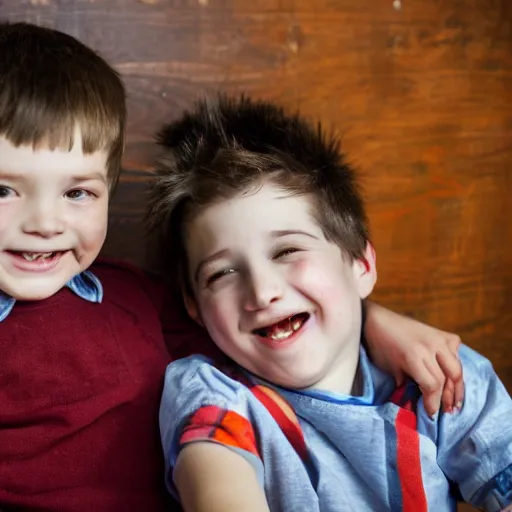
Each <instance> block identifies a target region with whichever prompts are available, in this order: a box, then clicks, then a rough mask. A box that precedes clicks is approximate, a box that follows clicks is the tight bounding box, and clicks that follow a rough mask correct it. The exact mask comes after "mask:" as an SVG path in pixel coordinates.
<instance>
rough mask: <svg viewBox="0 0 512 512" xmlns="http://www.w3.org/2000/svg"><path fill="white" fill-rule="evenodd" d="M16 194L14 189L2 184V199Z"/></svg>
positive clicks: (0, 190) (0, 194)
mask: <svg viewBox="0 0 512 512" xmlns="http://www.w3.org/2000/svg"><path fill="white" fill-rule="evenodd" d="M14 194H15V192H14V190H13V189H12V188H10V187H5V186H2V185H0V199H5V198H7V197H11V196H13V195H14Z"/></svg>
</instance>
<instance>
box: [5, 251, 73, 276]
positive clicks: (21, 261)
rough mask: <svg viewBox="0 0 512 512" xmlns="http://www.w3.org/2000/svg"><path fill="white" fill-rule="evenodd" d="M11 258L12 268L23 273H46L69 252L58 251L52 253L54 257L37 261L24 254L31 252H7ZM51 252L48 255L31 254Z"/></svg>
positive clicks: (37, 259)
mask: <svg viewBox="0 0 512 512" xmlns="http://www.w3.org/2000/svg"><path fill="white" fill-rule="evenodd" d="M5 252H6V253H7V254H8V255H9V256H10V258H11V261H12V266H13V267H14V268H15V269H16V270H18V271H22V272H35V273H44V272H48V271H50V270H53V269H54V268H55V267H56V266H57V265H58V264H59V262H60V260H61V259H62V257H63V256H64V254H65V253H66V252H67V251H58V252H51V254H52V256H50V257H47V258H35V259H26V258H25V257H24V256H23V254H24V253H28V252H29V251H20V252H17V251H5ZM49 252H50V251H47V252H46V253H36V252H32V253H31V254H48V253H49Z"/></svg>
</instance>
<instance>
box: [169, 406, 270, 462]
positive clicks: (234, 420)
mask: <svg viewBox="0 0 512 512" xmlns="http://www.w3.org/2000/svg"><path fill="white" fill-rule="evenodd" d="M194 441H212V442H215V443H219V444H223V445H225V446H228V447H231V448H238V449H240V450H245V451H246V452H249V453H251V454H253V455H255V456H256V457H258V458H261V457H260V454H259V452H258V447H257V444H256V436H255V434H254V430H253V428H252V425H251V423H250V422H249V421H248V420H247V419H246V418H244V417H243V416H241V415H240V414H238V413H237V412H234V411H229V410H227V409H222V408H220V407H217V406H215V405H207V406H204V407H201V408H200V409H198V410H197V411H196V412H195V413H194V414H192V415H191V416H190V417H189V418H188V420H187V421H186V423H185V424H184V426H183V430H182V432H181V436H180V440H179V444H180V446H183V445H185V444H187V443H191V442H194Z"/></svg>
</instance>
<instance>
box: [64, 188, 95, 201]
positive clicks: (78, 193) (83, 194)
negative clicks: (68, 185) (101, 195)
mask: <svg viewBox="0 0 512 512" xmlns="http://www.w3.org/2000/svg"><path fill="white" fill-rule="evenodd" d="M92 195H93V194H92V193H91V192H88V191H87V190H84V189H81V188H77V189H74V190H70V191H68V192H66V197H67V198H68V199H73V200H74V201H79V200H80V199H87V198H88V197H91V196H92Z"/></svg>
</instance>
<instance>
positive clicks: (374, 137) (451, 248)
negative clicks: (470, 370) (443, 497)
mask: <svg viewBox="0 0 512 512" xmlns="http://www.w3.org/2000/svg"><path fill="white" fill-rule="evenodd" d="M0 16H1V17H3V18H8V19H11V20H28V21H33V22H38V23H42V24H46V25H49V26H53V27H56V28H59V29H61V30H64V31H67V32H69V33H70V34H72V35H75V36H77V37H78V38H80V39H82V40H83V41H85V42H86V43H88V44H89V45H91V46H92V47H94V48H95V49H97V50H98V51H99V52H101V53H102V54H103V55H104V56H105V57H106V58H107V59H108V60H109V61H110V62H112V63H113V64H114V65H115V67H116V68H117V69H118V70H119V71H120V72H121V73H122V75H123V77H124V79H125V81H126V84H127V87H128V93H129V125H128V144H127V148H126V157H125V159H124V166H125V168H126V172H125V174H124V177H123V180H122V184H121V186H120V188H119V190H118V194H117V197H116V199H115V201H114V203H113V207H112V216H111V228H110V236H109V239H108V242H107V244H106V247H105V253H106V254H108V255H113V256H118V257H119V256H121V257H128V258H131V259H133V260H135V261H138V262H141V261H142V258H143V254H144V244H143V243H142V242H141V240H142V229H141V227H140V223H139V221H140V215H141V212H142V211H143V207H144V196H143V190H144V184H145V181H146V178H147V173H148V170H149V169H150V166H151V162H152V159H153V158H154V155H155V146H154V144H153V141H152V134H153V133H154V131H155V130H156V129H157V128H158V127H159V126H160V124H161V123H163V122H165V121H169V120H171V119H173V118H175V117H176V116H177V115H179V113H180V112H181V111H182V109H184V108H185V107H187V106H189V105H190V104H191V102H192V101H193V100H194V99H195V98H197V97H200V96H202V95H204V94H212V93H215V92H216V91H218V90H222V91H228V92H236V93H238V92H248V93H250V94H252V95H255V96H258V97H265V98H272V99H274V100H278V101H279V102H281V103H282V104H284V105H285V106H287V107H289V108H290V109H296V108H300V109H301V111H302V112H303V113H304V114H306V115H308V116H310V117H311V119H313V120H321V121H322V122H323V123H324V124H325V125H326V126H327V127H328V128H333V129H335V130H336V131H337V133H339V134H340V135H342V136H343V139H344V148H345V151H346V153H347V155H348V156H349V159H350V160H351V161H352V162H353V163H355V165H357V167H358V168H359V169H360V171H361V174H362V177H363V180H364V181H363V183H364V187H365V190H366V194H367V202H368V210H369V214H370V220H371V225H372V232H373V238H374V242H375V247H376V249H377V255H378V263H379V272H380V274H379V283H378V286H377V291H376V292H375V299H376V300H378V301H381V302H382V303H383V304H386V305H388V306H390V307H392V308H395V309H396V310H398V311H402V312H405V313H408V314H410V315H413V316H414V317H416V318H419V319H421V320H423V321H426V322H430V323H432V324H434V325H437V326H440V327H443V328H445V329H448V330H451V331H454V332H457V333H459V334H460V335H461V336H462V337H463V339H464V341H465V342H466V343H468V344H469V345H471V346H472V347H474V348H476V349H477V350H479V351H481V352H483V353H484V354H485V355H486V356H488V357H489V358H491V360H492V361H493V363H494V364H495V367H496V369H497V371H498V372H499V374H500V376H501V377H502V378H503V380H504V381H505V383H506V385H507V386H508V388H509V389H512V350H511V342H512V314H511V310H512V207H511V204H512V198H511V191H512V171H511V169H510V166H511V164H512V146H511V137H512V2H511V1H510V0H401V1H400V0H357V1H356V0H140V1H136V0H60V1H59V0H30V1H28V0H23V1H20V0H0Z"/></svg>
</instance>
